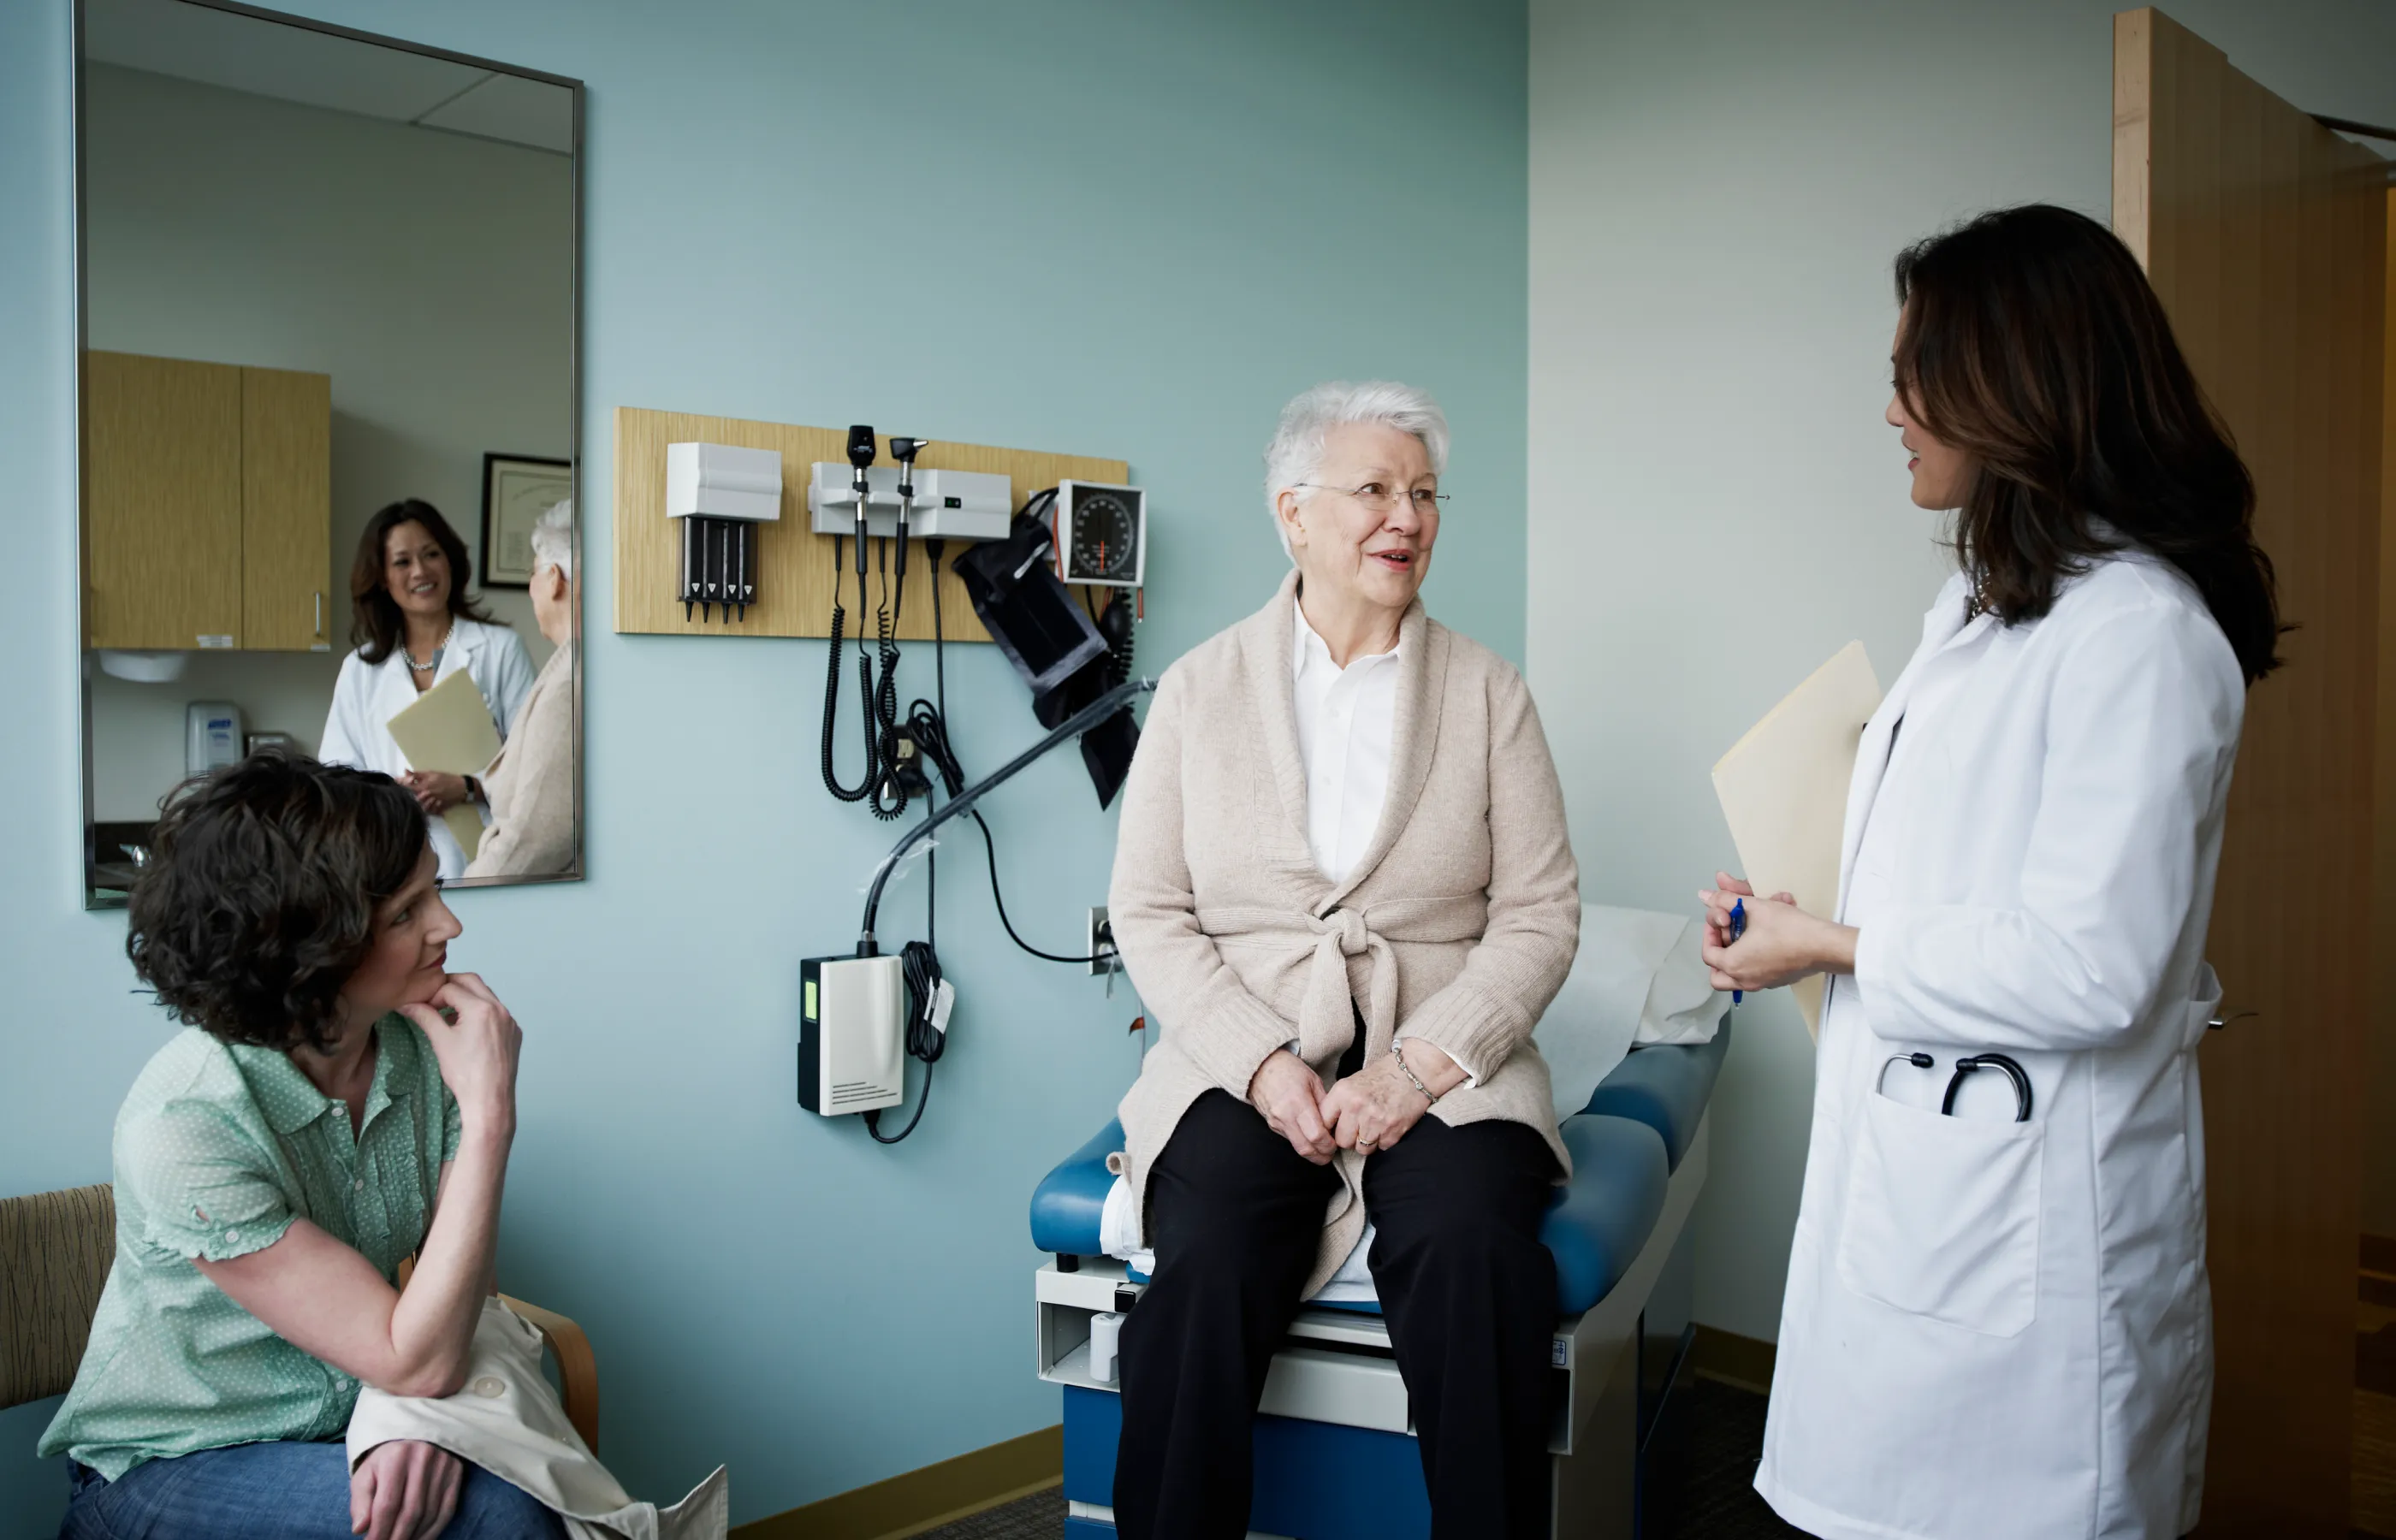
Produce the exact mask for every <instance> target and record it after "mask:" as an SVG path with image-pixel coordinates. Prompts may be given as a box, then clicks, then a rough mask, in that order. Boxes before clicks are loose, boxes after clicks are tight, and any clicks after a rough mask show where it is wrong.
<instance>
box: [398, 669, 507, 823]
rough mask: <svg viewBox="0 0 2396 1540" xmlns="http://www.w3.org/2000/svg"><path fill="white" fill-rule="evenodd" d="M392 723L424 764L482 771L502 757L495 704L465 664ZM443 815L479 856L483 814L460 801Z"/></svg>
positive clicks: (457, 771)
mask: <svg viewBox="0 0 2396 1540" xmlns="http://www.w3.org/2000/svg"><path fill="white" fill-rule="evenodd" d="M390 726H391V737H392V741H393V742H394V743H396V744H398V745H399V751H400V752H401V753H403V754H406V756H407V763H409V764H410V765H411V766H413V767H414V768H416V769H419V770H446V771H447V772H448V773H449V774H451V775H453V776H479V775H481V774H482V773H483V772H484V771H486V770H487V769H489V768H490V767H491V762H492V761H493V760H495V759H497V758H499V729H498V728H497V727H495V726H493V725H492V724H491V709H490V707H489V706H488V705H486V704H485V702H484V700H483V692H482V691H480V690H478V689H476V688H474V681H473V678H472V676H470V675H469V674H468V673H467V672H466V670H463V669H460V670H458V671H457V672H456V673H453V674H451V675H450V676H449V677H448V678H446V679H444V680H443V681H441V683H439V684H435V685H433V688H431V689H429V690H427V691H425V692H424V693H423V694H422V695H420V696H418V697H416V699H415V701H414V703H413V704H410V705H407V706H403V707H402V708H400V709H399V710H397V711H395V712H393V715H392V719H391V723H390ZM441 821H442V822H443V823H446V824H447V825H448V826H449V832H450V833H452V834H454V835H456V836H457V837H458V845H459V849H461V850H463V851H465V853H466V858H467V859H468V860H470V861H471V860H473V858H474V847H475V846H476V845H478V844H480V843H482V839H483V819H482V815H480V814H478V813H476V812H475V811H474V809H473V806H472V805H471V804H469V803H459V804H458V805H457V806H456V807H453V808H451V809H449V811H447V812H446V813H444V814H442V815H441Z"/></svg>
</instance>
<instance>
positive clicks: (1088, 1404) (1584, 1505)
mask: <svg viewBox="0 0 2396 1540" xmlns="http://www.w3.org/2000/svg"><path fill="white" fill-rule="evenodd" d="M1709 1134H1710V1129H1709V1128H1708V1127H1706V1126H1705V1124H1704V1123H1702V1122H1701V1123H1700V1125H1699V1127H1698V1130H1697V1136H1696V1138H1695V1139H1694V1140H1693V1141H1692V1144H1691V1146H1690V1148H1689V1151H1688V1153H1687V1155H1686V1156H1685V1157H1684V1159H1683V1161H1682V1162H1681V1167H1680V1169H1679V1170H1678V1171H1676V1172H1674V1173H1673V1174H1672V1178H1671V1187H1670V1188H1669V1194H1668V1197H1667V1199H1666V1201H1665V1206H1664V1212H1663V1214H1662V1215H1661V1216H1660V1217H1659V1218H1658V1219H1657V1223H1656V1228H1655V1229H1654V1231H1653V1232H1652V1233H1651V1234H1650V1235H1649V1236H1648V1239H1647V1242H1646V1244H1645V1246H1644V1248H1643V1249H1642V1250H1641V1252H1640V1254H1639V1256H1638V1259H1637V1260H1636V1261H1635V1262H1634V1263H1633V1264H1632V1265H1631V1268H1630V1270H1629V1271H1628V1272H1627V1273H1625V1274H1624V1276H1623V1278H1622V1280H1621V1281H1620V1282H1618V1283H1617V1285H1616V1286H1615V1288H1614V1291H1613V1292H1612V1293H1611V1294H1608V1295H1607V1296H1606V1297H1605V1298H1604V1299H1603V1300H1600V1301H1599V1302H1598V1303H1597V1305H1596V1306H1595V1307H1593V1308H1591V1309H1590V1310H1589V1311H1587V1312H1586V1313H1584V1314H1582V1315H1580V1316H1577V1317H1570V1318H1567V1319H1566V1320H1565V1321H1563V1322H1561V1323H1560V1324H1559V1325H1558V1327H1557V1329H1556V1349H1555V1352H1556V1374H1555V1378H1556V1427H1555V1432H1554V1434H1553V1436H1552V1438H1551V1442H1550V1445H1549V1448H1550V1451H1551V1454H1552V1455H1553V1466H1552V1468H1553V1477H1552V1480H1553V1483H1554V1485H1553V1487H1552V1489H1551V1490H1552V1493H1553V1520H1552V1533H1554V1534H1555V1535H1556V1536H1558V1537H1559V1540H1563V1537H1566V1536H1570V1537H1572V1540H1634V1537H1635V1536H1636V1535H1637V1534H1638V1533H1639V1500H1638V1499H1639V1493H1638V1484H1639V1470H1640V1467H1641V1463H1642V1461H1641V1453H1642V1449H1643V1446H1644V1443H1645V1442H1646V1439H1647V1436H1648V1434H1649V1433H1650V1432H1651V1431H1652V1430H1653V1428H1654V1427H1655V1426H1656V1424H1657V1419H1658V1416H1659V1414H1660V1413H1661V1411H1662V1402H1663V1398H1664V1396H1665V1395H1666V1393H1667V1392H1669V1390H1670V1388H1671V1384H1672V1383H1673V1381H1674V1380H1675V1379H1676V1377H1677V1371H1679V1369H1680V1368H1681V1366H1682V1361H1683V1358H1684V1353H1685V1349H1686V1345H1687V1341H1688V1337H1689V1328H1688V1325H1687V1321H1688V1303H1689V1302H1688V1297H1687V1296H1688V1291H1689V1284H1690V1273H1691V1268H1690V1266H1689V1263H1690V1251H1691V1246H1692V1242H1693V1241H1694V1239H1695V1238H1694V1236H1693V1235H1691V1234H1690V1233H1689V1231H1688V1228H1687V1221H1688V1215H1689V1210H1690V1208H1691V1207H1692V1206H1693V1205H1694V1204H1695V1202H1696V1201H1697V1192H1698V1191H1699V1190H1700V1189H1701V1188H1702V1187H1703V1186H1704V1183H1705V1176H1706V1167H1707V1163H1708V1162H1707V1153H1708V1145H1709V1143H1710V1140H1709V1137H1708V1135H1709ZM1122 1277H1123V1274H1122V1270H1121V1267H1120V1264H1111V1263H1108V1262H1104V1261H1094V1262H1085V1263H1084V1264H1083V1265H1082V1268H1081V1269H1080V1270H1078V1271H1075V1272H1072V1273H1059V1272H1058V1271H1057V1270H1056V1268H1055V1265H1054V1264H1053V1263H1052V1264H1049V1265H1048V1266H1046V1267H1044V1268H1042V1269H1041V1271H1040V1273H1039V1275H1038V1280H1037V1289H1036V1294H1037V1296H1038V1298H1039V1301H1040V1304H1039V1312H1040V1321H1039V1334H1038V1338H1039V1354H1040V1360H1041V1377H1042V1378H1044V1379H1046V1380H1049V1381H1051V1382H1052V1383H1055V1384H1058V1385H1059V1386H1060V1387H1062V1391H1063V1397H1064V1419H1065V1482H1064V1487H1065V1497H1066V1499H1067V1502H1068V1504H1069V1511H1068V1517H1067V1519H1066V1521H1065V1533H1066V1534H1067V1535H1068V1536H1069V1537H1072V1540H1099V1537H1105V1540H1113V1537H1114V1534H1115V1526H1114V1514H1113V1510H1112V1509H1111V1507H1109V1506H1108V1505H1109V1504H1110V1503H1111V1501H1112V1498H1113V1491H1114V1467H1115V1444H1116V1440H1117V1437H1118V1435H1119V1434H1120V1432H1121V1429H1122V1426H1123V1410H1122V1399H1121V1397H1120V1396H1119V1395H1118V1394H1117V1392H1116V1390H1115V1387H1113V1386H1111V1385H1104V1384H1101V1383H1099V1382H1098V1381H1096V1380H1093V1379H1092V1378H1090V1377H1089V1374H1088V1367H1089V1347H1088V1336H1089V1326H1088V1321H1089V1314H1090V1311H1091V1310H1092V1309H1094V1308H1096V1309H1103V1308H1111V1292H1112V1290H1113V1288H1114V1287H1115V1285H1116V1283H1117V1282H1118V1281H1121V1279H1122ZM1291 1336H1292V1339H1293V1340H1292V1342H1291V1344H1290V1345H1289V1346H1288V1347H1285V1348H1284V1349H1283V1350H1282V1351H1281V1352H1280V1353H1279V1354H1278V1355H1276V1356H1275V1359H1274V1361H1273V1368H1272V1373H1271V1376H1270V1377H1269V1378H1268V1380H1267V1382H1266V1389H1265V1398H1264V1407H1263V1410H1262V1411H1261V1412H1260V1413H1259V1414H1258V1418H1257V1427H1256V1442H1255V1449H1256V1474H1255V1493H1256V1495H1255V1499H1254V1502H1253V1504H1252V1506H1251V1507H1250V1509H1249V1522H1250V1524H1251V1525H1252V1526H1253V1527H1252V1529H1251V1530H1250V1533H1251V1535H1253V1536H1258V1537H1261V1540H1406V1537H1409V1536H1426V1535H1428V1534H1429V1533H1431V1505H1430V1500H1429V1498H1428V1496H1427V1495H1426V1494H1425V1492H1424V1490H1423V1480H1422V1463H1421V1458H1420V1455H1419V1454H1418V1449H1417V1445H1416V1442H1415V1438H1414V1433H1413V1429H1412V1426H1411V1421H1410V1419H1409V1418H1408V1416H1407V1412H1406V1404H1405V1387H1404V1381H1403V1380H1402V1379H1401V1378H1400V1377H1399V1375H1398V1373H1397V1365H1396V1361H1395V1360H1394V1359H1393V1358H1391V1357H1389V1356H1388V1352H1389V1347H1388V1342H1389V1338H1388V1333H1387V1331H1386V1329H1385V1328H1384V1327H1383V1326H1382V1324H1381V1321H1380V1320H1379V1319H1378V1317H1375V1316H1369V1315H1360V1314H1356V1313H1353V1312H1349V1311H1338V1310H1325V1309H1308V1310H1304V1311H1301V1312H1300V1314H1299V1317H1298V1321H1297V1322H1296V1323H1295V1324H1294V1325H1293V1326H1292V1328H1291ZM1643 1364H1644V1374H1643ZM1643 1383H1644V1387H1645V1393H1644V1395H1643V1393H1642V1387H1643Z"/></svg>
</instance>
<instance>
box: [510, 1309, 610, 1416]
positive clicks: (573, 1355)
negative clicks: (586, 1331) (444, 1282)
mask: <svg viewBox="0 0 2396 1540" xmlns="http://www.w3.org/2000/svg"><path fill="white" fill-rule="evenodd" d="M499 1297H500V1298H501V1299H503V1300H505V1301H506V1302H507V1307H508V1308H509V1309H511V1310H513V1311H514V1312H515V1313H516V1314H518V1315H520V1316H522V1317H524V1319H525V1320H526V1321H530V1322H532V1323H533V1325H534V1326H535V1327H537V1328H539V1332H540V1335H541V1340H542V1341H543V1342H546V1343H547V1344H548V1345H549V1350H550V1351H551V1352H552V1353H554V1354H555V1355H557V1378H558V1382H559V1399H560V1400H561V1401H565V1403H566V1420H567V1421H569V1422H571V1423H573V1424H574V1431H576V1432H577V1433H579V1434H581V1435H582V1441H583V1442H584V1443H585V1444H587V1445H589V1446H590V1449H591V1452H592V1454H597V1453H599V1361H598V1360H597V1359H596V1358H594V1357H592V1352H591V1339H590V1338H589V1337H587V1336H585V1335H583V1334H582V1328H581V1327H579V1326H577V1325H576V1324H575V1323H574V1322H573V1321H569V1320H567V1319H566V1317H564V1316H562V1315H559V1314H558V1313H557V1312H556V1311H555V1310H544V1309H542V1308H540V1307H539V1306H538V1305H527V1304H526V1303H525V1302H524V1301H523V1300H521V1299H518V1298H516V1297H515V1295H513V1294H501V1295H499Z"/></svg>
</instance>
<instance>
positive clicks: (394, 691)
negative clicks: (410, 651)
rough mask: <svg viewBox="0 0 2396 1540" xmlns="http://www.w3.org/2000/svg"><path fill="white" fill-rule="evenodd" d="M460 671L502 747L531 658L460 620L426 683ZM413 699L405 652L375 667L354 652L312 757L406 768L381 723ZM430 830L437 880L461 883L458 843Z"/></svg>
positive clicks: (501, 635) (502, 633)
mask: <svg viewBox="0 0 2396 1540" xmlns="http://www.w3.org/2000/svg"><path fill="white" fill-rule="evenodd" d="M460 669H463V670H466V672H467V675H468V676H469V677H470V678H472V679H473V682H474V687H475V688H476V689H478V690H480V691H482V692H483V702H484V704H485V705H486V706H488V707H490V709H491V721H492V722H493V724H496V725H497V726H498V728H499V738H500V741H501V742H505V741H506V739H507V736H508V734H509V732H510V731H511V730H512V728H513V727H514V726H515V721H516V712H517V711H518V710H520V709H521V708H522V707H523V705H524V701H525V697H526V695H527V694H529V693H531V690H532V678H533V671H532V659H531V658H530V657H528V656H526V652H525V645H524V643H523V642H522V641H520V640H518V639H517V636H516V633H515V632H514V631H510V630H509V629H508V628H507V627H505V626H499V625H486V624H485V623H484V622H482V621H480V620H468V619H465V618H464V617H459V621H458V624H457V627H456V629H455V630H453V631H451V632H450V634H449V644H448V645H447V646H446V647H445V648H444V649H442V653H441V666H440V668H438V669H436V670H433V684H439V683H441V681H443V680H445V679H446V678H448V677H449V676H450V675H451V674H453V673H456V672H457V671H458V670H460ZM416 698H417V689H416V685H415V683H414V682H413V681H412V680H411V679H410V678H409V677H408V668H407V655H406V649H405V648H403V647H394V648H393V649H392V654H391V656H390V657H386V658H384V659H383V660H382V661H381V662H379V663H369V662H367V661H366V658H365V657H363V656H361V655H360V654H358V653H355V652H353V653H352V654H350V656H349V657H344V658H342V659H341V676H340V678H339V679H338V680H336V681H335V682H334V684H333V709H332V710H330V711H328V712H327V713H326V716H325V737H324V740H323V741H322V742H321V743H319V744H318V745H317V748H316V757H317V758H318V759H320V760H323V761H324V762H325V763H327V764H354V765H356V766H357V767H358V768H359V769H361V770H379V771H381V772H382V773H383V774H384V775H386V776H397V775H399V774H401V773H402V772H403V771H406V770H407V769H409V768H411V766H410V765H409V764H408V763H407V756H406V754H403V753H401V752H400V751H399V744H398V743H397V742H396V741H395V740H394V739H393V737H392V736H391V728H390V727H389V726H388V725H387V724H389V723H390V721H391V719H392V718H393V717H394V716H396V715H397V714H398V713H399V712H400V711H401V710H403V709H405V708H406V707H408V706H411V705H414V704H415V702H416ZM431 823H432V825H433V854H434V856H436V857H437V858H438V859H439V861H440V863H441V875H442V876H443V877H444V878H449V877H459V876H463V875H464V874H465V871H466V853H465V852H464V851H463V850H460V849H459V847H458V840H457V837H456V836H455V835H453V834H451V833H450V832H449V830H448V828H447V826H446V825H445V824H443V823H442V821H441V820H440V819H439V818H434V819H432V820H431Z"/></svg>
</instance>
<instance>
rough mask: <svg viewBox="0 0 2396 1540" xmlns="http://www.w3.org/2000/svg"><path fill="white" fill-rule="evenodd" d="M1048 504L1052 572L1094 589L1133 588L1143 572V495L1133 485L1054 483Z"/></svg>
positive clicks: (1145, 524) (1145, 565) (1145, 527)
mask: <svg viewBox="0 0 2396 1540" xmlns="http://www.w3.org/2000/svg"><path fill="white" fill-rule="evenodd" d="M1050 506H1051V510H1052V511H1051V514H1050V516H1051V517H1052V518H1053V519H1054V520H1055V527H1056V536H1057V576H1058V577H1059V578H1063V579H1064V580H1065V581H1067V582H1069V583H1087V584H1090V585H1092V586H1093V587H1097V588H1127V589H1136V588H1138V587H1139V586H1140V584H1141V583H1142V582H1143V581H1144V580H1145V579H1146V577H1147V573H1148V494H1147V493H1146V492H1145V491H1143V490H1141V489H1140V488H1139V487H1137V486H1111V485H1107V484H1106V483H1103V482H1085V481H1060V482H1058V484H1057V500H1056V502H1055V503H1053V504H1052V505H1050Z"/></svg>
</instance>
